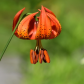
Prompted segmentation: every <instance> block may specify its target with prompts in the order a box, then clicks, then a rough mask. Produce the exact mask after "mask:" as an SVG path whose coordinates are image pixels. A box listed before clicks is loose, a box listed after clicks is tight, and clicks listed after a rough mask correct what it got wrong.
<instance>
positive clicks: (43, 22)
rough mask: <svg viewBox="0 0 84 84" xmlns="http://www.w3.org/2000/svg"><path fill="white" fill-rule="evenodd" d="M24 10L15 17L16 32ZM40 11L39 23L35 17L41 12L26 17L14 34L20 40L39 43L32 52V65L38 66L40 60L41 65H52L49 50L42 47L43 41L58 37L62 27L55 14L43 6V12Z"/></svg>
mask: <svg viewBox="0 0 84 84" xmlns="http://www.w3.org/2000/svg"><path fill="white" fill-rule="evenodd" d="M24 9H25V8H23V9H22V10H20V11H19V12H18V13H17V14H16V15H15V17H14V20H13V29H12V30H14V28H15V26H16V24H17V22H18V20H19V17H20V15H21V14H22V12H23V11H24ZM38 10H39V11H40V16H39V17H37V19H38V21H36V20H35V17H36V14H37V13H39V12H36V13H32V14H30V15H28V16H25V17H24V18H23V19H22V20H21V22H20V24H19V25H18V27H17V29H16V31H15V33H14V34H15V35H16V36H17V37H18V38H20V39H27V40H36V41H37V42H36V47H35V49H34V50H32V49H31V50H30V62H31V63H32V64H36V63H37V62H38V59H39V62H40V63H42V61H44V62H45V63H46V62H47V63H50V58H49V55H48V53H47V50H46V49H44V48H43V47H42V44H41V39H53V38H55V37H57V36H58V35H59V34H60V32H61V25H60V23H59V21H58V20H57V18H56V16H55V14H54V13H53V12H52V11H50V10H49V9H47V8H46V7H43V6H42V8H41V10H40V9H38Z"/></svg>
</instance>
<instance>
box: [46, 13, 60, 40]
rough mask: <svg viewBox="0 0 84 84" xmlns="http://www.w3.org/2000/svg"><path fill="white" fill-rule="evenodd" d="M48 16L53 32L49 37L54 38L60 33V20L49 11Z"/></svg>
mask: <svg viewBox="0 0 84 84" xmlns="http://www.w3.org/2000/svg"><path fill="white" fill-rule="evenodd" d="M47 16H48V17H49V18H50V20H51V26H52V33H51V36H50V38H49V39H52V38H55V37H57V36H58V35H59V34H60V32H61V25H60V23H59V21H58V20H57V18H56V17H55V16H53V15H52V14H49V13H47Z"/></svg>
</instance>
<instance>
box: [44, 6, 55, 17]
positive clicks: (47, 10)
mask: <svg viewBox="0 0 84 84" xmlns="http://www.w3.org/2000/svg"><path fill="white" fill-rule="evenodd" d="M44 9H45V11H46V12H48V13H50V14H52V15H54V16H55V14H54V13H53V12H52V11H51V10H49V9H48V8H46V7H44ZM55 17H56V16H55Z"/></svg>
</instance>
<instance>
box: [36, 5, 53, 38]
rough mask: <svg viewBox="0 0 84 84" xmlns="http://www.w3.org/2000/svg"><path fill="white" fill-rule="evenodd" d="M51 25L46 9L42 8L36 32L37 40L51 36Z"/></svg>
mask: <svg viewBox="0 0 84 84" xmlns="http://www.w3.org/2000/svg"><path fill="white" fill-rule="evenodd" d="M51 30H52V29H51V24H50V20H49V18H48V16H47V15H46V12H45V10H44V7H43V6H42V10H41V14H40V17H39V23H38V28H37V32H36V39H47V38H49V37H50V35H51Z"/></svg>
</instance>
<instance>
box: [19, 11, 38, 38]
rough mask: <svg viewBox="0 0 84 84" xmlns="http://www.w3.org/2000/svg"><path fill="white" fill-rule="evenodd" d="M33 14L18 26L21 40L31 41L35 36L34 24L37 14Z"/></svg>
mask: <svg viewBox="0 0 84 84" xmlns="http://www.w3.org/2000/svg"><path fill="white" fill-rule="evenodd" d="M37 13H38V12H36V13H32V14H30V15H28V16H26V17H25V18H24V19H23V20H22V21H21V22H20V24H19V26H18V31H17V32H18V36H19V38H21V39H31V38H30V36H31V35H32V34H33V29H34V22H35V18H34V16H35V15H36V14H37Z"/></svg>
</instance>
